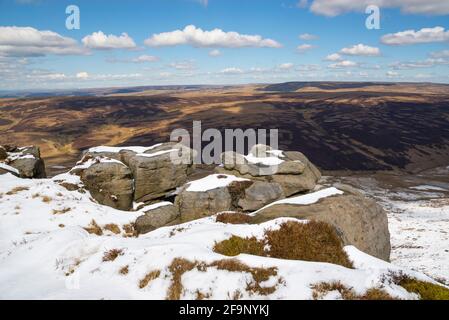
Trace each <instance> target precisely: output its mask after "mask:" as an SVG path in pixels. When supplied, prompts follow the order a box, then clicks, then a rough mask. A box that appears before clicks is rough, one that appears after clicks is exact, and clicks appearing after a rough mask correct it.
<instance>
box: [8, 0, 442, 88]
mask: <svg viewBox="0 0 449 320" xmlns="http://www.w3.org/2000/svg"><path fill="white" fill-rule="evenodd" d="M73 5H74V6H76V8H77V10H79V20H78V19H75V18H76V15H73V13H74V11H73V10H71V8H73V7H69V6H73ZM369 6H371V7H370V8H369V9H370V11H369V12H368V13H366V10H367V7H369ZM373 6H374V7H373ZM68 7H69V8H68ZM376 8H377V9H378V11H376ZM68 9H69V10H68ZM67 10H68V13H66V11H67ZM372 10H374V11H372ZM377 12H378V13H379V19H378V22H379V23H378V26H376V23H375V22H376V21H377V20H376V19H375V18H376V13H377ZM75 13H76V10H75ZM373 13H374V15H373ZM448 17H449V0H358V1H353V0H332V1H329V0H278V1H276V0H239V1H237V0H127V1H100V0H89V1H76V0H70V1H65V0H0V90H31V89H33V90H37V89H44V90H50V89H75V88H94V87H98V88H99V87H120V86H140V85H186V84H204V85H207V84H210V85H215V84H216V85H224V84H247V83H278V82H286V81H400V82H439V83H449V72H448V71H449V19H448ZM67 20H69V22H70V23H69V25H68V26H67ZM367 20H368V22H369V26H370V28H368V27H367ZM77 21H79V28H73V27H77V26H76V22H77ZM74 22H75V23H74ZM373 26H374V27H378V28H372V27H373Z"/></svg>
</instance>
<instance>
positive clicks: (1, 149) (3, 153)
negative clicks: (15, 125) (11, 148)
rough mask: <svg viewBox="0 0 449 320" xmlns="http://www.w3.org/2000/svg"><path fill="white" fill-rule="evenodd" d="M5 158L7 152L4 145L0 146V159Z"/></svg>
mask: <svg viewBox="0 0 449 320" xmlns="http://www.w3.org/2000/svg"><path fill="white" fill-rule="evenodd" d="M6 158H8V153H7V152H6V149H5V148H4V147H2V146H0V160H5V159H6Z"/></svg>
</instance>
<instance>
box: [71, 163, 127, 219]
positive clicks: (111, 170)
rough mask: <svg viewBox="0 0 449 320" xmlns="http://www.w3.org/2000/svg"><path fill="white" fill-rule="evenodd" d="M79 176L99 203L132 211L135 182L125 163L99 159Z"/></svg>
mask: <svg viewBox="0 0 449 320" xmlns="http://www.w3.org/2000/svg"><path fill="white" fill-rule="evenodd" d="M88 161H89V160H88ZM79 176H80V178H81V181H82V182H83V184H84V186H85V187H86V189H88V190H89V191H90V193H91V195H92V197H93V198H94V199H95V200H97V201H98V202H99V203H101V204H103V205H106V206H110V207H113V208H115V209H118V210H130V209H132V207H133V197H134V181H133V176H132V173H131V170H130V169H129V168H128V167H127V166H125V165H124V164H123V163H121V162H119V161H117V160H111V159H109V158H104V157H97V158H94V160H93V163H92V164H91V165H89V166H88V167H87V168H85V169H83V170H81V172H80V174H79Z"/></svg>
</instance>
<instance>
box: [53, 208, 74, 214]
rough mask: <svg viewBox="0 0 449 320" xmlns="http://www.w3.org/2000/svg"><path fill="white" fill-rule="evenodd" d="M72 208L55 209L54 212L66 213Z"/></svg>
mask: <svg viewBox="0 0 449 320" xmlns="http://www.w3.org/2000/svg"><path fill="white" fill-rule="evenodd" d="M70 210H72V209H71V208H64V209H61V210H56V209H53V214H64V213H67V212H69V211H70Z"/></svg>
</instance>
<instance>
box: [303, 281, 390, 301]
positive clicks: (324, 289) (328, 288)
mask: <svg viewBox="0 0 449 320" xmlns="http://www.w3.org/2000/svg"><path fill="white" fill-rule="evenodd" d="M312 290H313V292H312V297H313V299H314V300H319V299H322V298H323V297H324V296H326V295H327V294H328V293H329V292H332V291H338V293H340V295H341V297H342V299H343V300H395V299H394V298H393V297H392V296H390V295H389V294H388V293H387V292H386V291H385V290H382V289H379V288H371V289H368V290H367V291H366V292H365V293H364V294H363V295H358V294H356V293H355V291H354V290H353V289H352V288H349V287H347V286H345V285H344V284H342V283H341V282H340V281H335V282H320V283H318V284H315V285H313V286H312Z"/></svg>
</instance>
